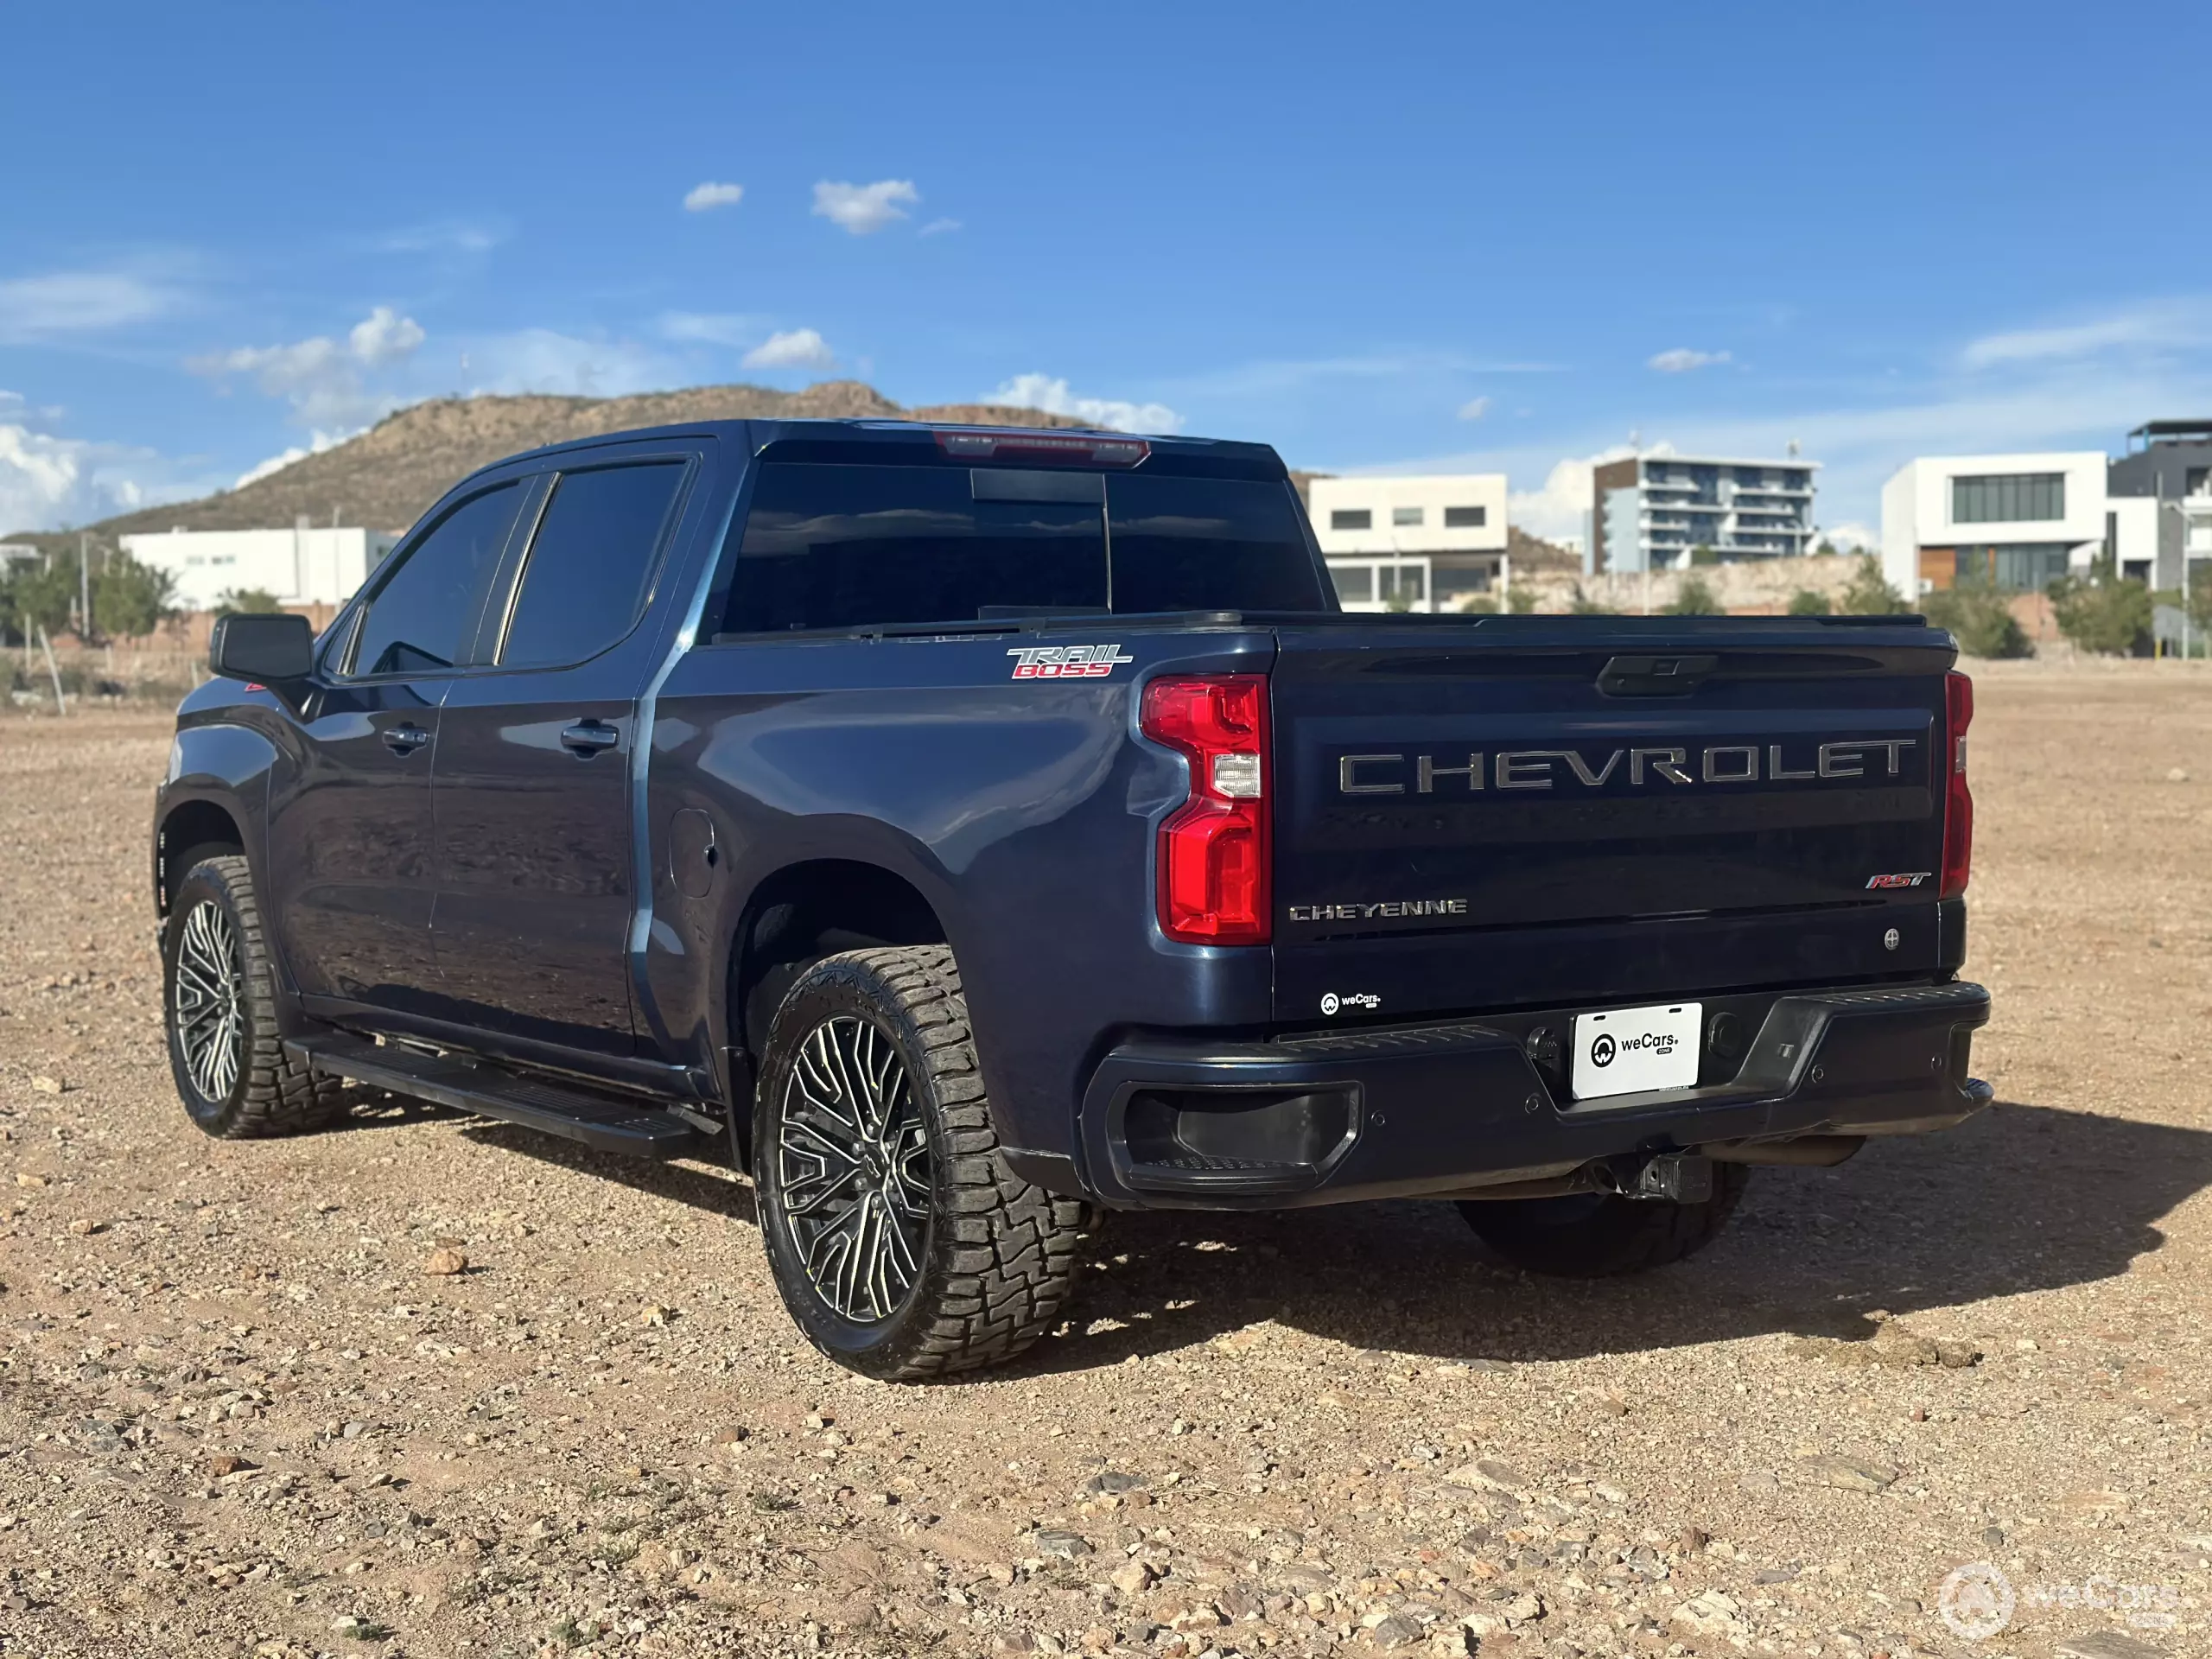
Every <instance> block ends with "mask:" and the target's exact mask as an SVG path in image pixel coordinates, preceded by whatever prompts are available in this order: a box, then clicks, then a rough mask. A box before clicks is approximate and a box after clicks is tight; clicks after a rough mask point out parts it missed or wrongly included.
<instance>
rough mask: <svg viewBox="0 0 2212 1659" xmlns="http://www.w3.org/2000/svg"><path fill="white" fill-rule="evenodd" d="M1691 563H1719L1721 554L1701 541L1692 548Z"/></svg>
mask: <svg viewBox="0 0 2212 1659" xmlns="http://www.w3.org/2000/svg"><path fill="white" fill-rule="evenodd" d="M1690 563H1692V564H1718V563H1720V556H1719V554H1718V553H1716V552H1714V551H1713V550H1712V549H1711V548H1709V547H1707V546H1706V545H1705V543H1702V542H1700V543H1698V544H1697V545H1696V546H1695V547H1694V548H1692V549H1690Z"/></svg>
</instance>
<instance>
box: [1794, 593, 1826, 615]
mask: <svg viewBox="0 0 2212 1659" xmlns="http://www.w3.org/2000/svg"><path fill="white" fill-rule="evenodd" d="M1834 608H1835V607H1834V606H1832V605H1830V604H1829V603H1828V596H1827V594H1823V593H1819V592H1816V591H1815V589H1813V588H1799V589H1798V590H1797V591H1796V593H1794V594H1790V595H1789V614H1790V615H1792V616H1826V615H1827V614H1828V613H1830V612H1831V611H1833V610H1834Z"/></svg>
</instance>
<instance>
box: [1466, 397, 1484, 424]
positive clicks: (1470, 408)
mask: <svg viewBox="0 0 2212 1659" xmlns="http://www.w3.org/2000/svg"><path fill="white" fill-rule="evenodd" d="M1489 413H1490V399H1489V398H1487V397H1470V398H1468V399H1467V401H1466V402H1465V403H1464V404H1460V405H1459V418H1460V419H1461V420H1463V421H1479V420H1480V419H1482V417H1483V416H1485V415H1487V414H1489Z"/></svg>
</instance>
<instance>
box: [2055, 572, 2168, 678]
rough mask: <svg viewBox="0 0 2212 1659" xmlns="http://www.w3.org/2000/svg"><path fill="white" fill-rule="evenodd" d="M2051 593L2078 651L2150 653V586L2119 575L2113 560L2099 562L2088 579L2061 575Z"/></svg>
mask: <svg viewBox="0 0 2212 1659" xmlns="http://www.w3.org/2000/svg"><path fill="white" fill-rule="evenodd" d="M2047 591H2048V592H2049V594H2050V610H2051V616H2052V618H2053V620H2056V622H2057V624H2058V631H2059V632H2061V633H2063V634H2064V635H2065V636H2066V637H2067V638H2068V639H2070V640H2072V641H2073V642H2074V647H2075V650H2077V651H2088V652H2096V653H2097V654H2098V655H2100V656H2106V657H2119V656H2133V655H2141V654H2143V653H2144V652H2147V651H2148V650H2149V649H2150V643H2151V589H2150V586H2149V584H2147V583H2145V582H2137V581H2134V580H2133V579H2132V578H2129V577H2122V576H2117V575H2114V574H2113V561H2112V560H2110V559H2100V560H2098V561H2097V563H2096V564H2095V565H2094V567H2093V568H2092V569H2091V571H2090V574H2089V575H2088V577H2087V578H2083V577H2081V576H2075V575H2064V576H2061V577H2059V579H2058V580H2057V581H2056V582H2052V583H2051V584H2050V588H2049V589H2047Z"/></svg>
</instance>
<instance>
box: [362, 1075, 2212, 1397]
mask: <svg viewBox="0 0 2212 1659" xmlns="http://www.w3.org/2000/svg"><path fill="white" fill-rule="evenodd" d="M389 1110H391V1111H398V1112H400V1113H401V1114H402V1116H419V1115H420V1114H421V1113H423V1112H428V1113H429V1114H432V1115H443V1114H442V1109H440V1108H435V1107H421V1106H420V1103H413V1102H410V1103H405V1105H404V1108H402V1107H400V1106H398V1105H397V1103H394V1104H393V1105H392V1106H391V1107H390V1108H389ZM356 1121H357V1122H358V1123H359V1126H360V1127H363V1128H368V1127H373V1126H374V1125H375V1123H376V1122H378V1121H380V1120H379V1119H378V1118H376V1117H373V1116H366V1115H365V1116H361V1117H359V1118H357V1120H356ZM463 1133H465V1134H466V1135H468V1136H469V1137H470V1138H471V1139H472V1140H480V1141H483V1142H485V1143H486V1144H487V1145H496V1146H498V1147H500V1148H501V1149H502V1150H504V1151H506V1152H508V1153H511V1154H521V1155H525V1156H529V1157H531V1158H535V1159H537V1160H542V1161H543V1162H546V1163H550V1164H556V1165H558V1166H561V1167H563V1168H564V1169H570V1170H575V1171H577V1172H579V1173H588V1174H590V1175H593V1176H594V1177H597V1178H601V1179H614V1180H620V1181H621V1182H623V1183H625V1184H626V1185H629V1186H631V1187H632V1188H634V1189H636V1190H637V1191H639V1192H644V1193H647V1194H650V1195H652V1196H653V1197H656V1198H665V1199H670V1200H672V1201H674V1202H677V1203H679V1204H685V1205H690V1206H692V1207H693V1208H695V1209H697V1210H700V1211H705V1212H708V1213H709V1214H712V1215H715V1216H717V1217H725V1218H727V1219H728V1220H731V1221H735V1222H741V1223H744V1224H748V1225H757V1224H758V1221H759V1215H758V1211H757V1209H756V1207H755V1205H754V1201H753V1189H752V1187H751V1186H750V1185H748V1184H747V1182H746V1181H745V1180H744V1179H741V1178H733V1177H732V1176H731V1175H730V1174H729V1173H728V1172H727V1171H725V1170H719V1169H715V1168H712V1167H708V1166H703V1165H701V1164H696V1163H690V1162H686V1163H668V1164H657V1163H648V1162H643V1161H640V1160H634V1159H627V1158H620V1157H613V1156H608V1155H606V1154H599V1153H594V1152H593V1151H591V1150H590V1149H588V1148H587V1147H581V1146H576V1145H574V1144H572V1143H570V1142H568V1141H559V1140H555V1139H552V1138H550V1137H548V1136H544V1135H537V1134H534V1133H532V1132H531V1131H530V1130H527V1129H523V1128H515V1127H512V1126H510V1125H507V1124H503V1123H494V1122H472V1123H470V1124H468V1125H467V1128H465V1129H464V1130H463ZM2207 1186H2212V1132H2208V1131H2205V1130H2202V1129H2195V1128H2183V1127H2178V1126H2174V1125H2170V1124H2160V1123H2146V1122H2139V1121H2137V1120H2133V1119H2128V1118H2122V1117H2106V1116H2096V1115H2094V1114H2090V1113H2086V1112H2075V1111H2062V1110H2058V1109H2053V1108H2050V1107H2040V1106H2028V1105H2020V1104H2016V1103H1999V1105H1997V1106H1995V1107H1993V1109H1990V1110H1989V1111H1987V1112H1985V1113H1983V1114H1982V1115H1981V1116H1979V1117H1977V1118H1975V1119H1974V1120H1972V1121H1971V1122H1967V1123H1966V1124H1964V1125H1962V1126H1961V1128H1957V1129H1954V1130H1951V1131H1949V1132H1948V1133H1947V1134H1942V1135H1927V1136H1914V1137H1908V1138H1902V1139H1898V1140H1895V1141H1872V1142H1870V1143H1869V1144H1868V1146H1867V1147H1866V1150H1865V1151H1863V1152H1862V1153H1860V1154H1859V1155H1858V1156H1857V1157H1856V1158H1854V1159H1853V1160H1851V1161H1850V1162H1849V1163H1847V1164H1844V1165H1842V1166H1840V1167H1838V1168H1835V1169H1832V1170H1810V1169H1760V1170H1758V1171H1756V1172H1755V1173H1754V1175H1753V1179H1752V1181H1751V1189H1750V1192H1748V1193H1747V1195H1746V1196H1745V1200H1744V1204H1743V1206H1742V1208H1741V1209H1740V1210H1739V1211H1738V1212H1737V1215H1736V1217H1735V1219H1734V1221H1733V1222H1732V1224H1731V1225H1730V1227H1729V1228H1728V1230H1726V1232H1725V1233H1723V1234H1722V1236H1720V1237H1719V1239H1718V1240H1717V1241H1715V1242H1714V1243H1713V1244H1711V1245H1710V1246H1708V1247H1707V1249H1705V1250H1704V1251H1702V1252H1701V1253H1700V1254H1699V1255H1696V1256H1694V1257H1693V1258H1691V1259H1690V1260H1689V1261H1688V1262H1681V1263H1678V1264H1676V1265H1675V1266H1673V1267H1669V1268H1660V1269H1658V1270H1656V1271H1655V1272H1652V1273H1648V1274H1641V1275H1637V1276H1635V1277H1631V1278H1626V1279H1614V1280H1602V1281H1574V1280H1560V1279H1545V1278H1539V1277H1536V1276H1535V1275H1532V1274H1524V1273H1522V1272H1520V1271H1519V1270H1517V1269H1516V1268H1510V1267H1508V1266H1505V1265H1503V1263H1501V1262H1498V1261H1497V1259H1496V1258H1494V1257H1492V1256H1491V1255H1488V1253H1487V1252H1486V1251H1485V1250H1484V1248H1483V1247H1482V1245H1481V1244H1480V1243H1478V1241H1477V1239H1476V1238H1475V1236H1474V1234H1473V1233H1472V1232H1471V1231H1470V1230H1468V1228H1467V1226H1466V1225H1465V1223H1464V1222H1463V1221H1462V1220H1461V1219H1460V1218H1459V1213H1458V1211H1457V1210H1456V1209H1455V1208H1454V1206H1452V1205H1450V1204H1446V1203H1440V1202H1395V1203H1388V1204H1376V1205H1341V1206H1334V1205H1332V1206H1323V1207H1320V1208H1317V1209H1310V1210H1295V1211H1273V1212H1255V1213H1248V1214H1230V1213H1206V1212H1197V1211H1157V1212H1151V1213H1144V1214H1113V1215H1109V1216H1108V1217H1105V1220H1104V1223H1103V1226H1102V1227H1101V1228H1100V1229H1099V1230H1098V1231H1097V1232H1096V1234H1095V1235H1094V1236H1093V1237H1092V1238H1091V1239H1090V1242H1089V1243H1088V1245H1087V1247H1086V1249H1085V1251H1084V1267H1083V1270H1082V1272H1083V1277H1082V1283H1081V1287H1080V1288H1079V1291H1078V1294H1077V1300H1076V1301H1075V1303H1074V1304H1073V1305H1072V1306H1071V1308H1070V1309H1069V1317H1068V1319H1067V1321H1066V1323H1065V1325H1064V1326H1063V1327H1062V1329H1061V1330H1060V1331H1059V1332H1056V1333H1055V1334H1054V1335H1053V1336H1052V1337H1050V1338H1046V1340H1045V1341H1043V1342H1041V1343H1039V1344H1038V1346H1037V1347H1036V1348H1035V1349H1033V1350H1032V1351H1031V1352H1030V1354H1029V1355H1028V1356H1027V1357H1026V1358H1024V1359H1022V1360H1020V1361H1018V1362H1016V1363H1015V1364H1014V1366H1013V1367H1012V1368H1011V1373H1012V1374H1016V1375H1018V1374H1020V1373H1023V1372H1029V1373H1042V1372H1051V1371H1059V1370H1084V1369H1090V1368H1094V1367H1098V1366H1104V1365H1113V1364H1118V1363H1121V1362H1122V1361H1123V1360H1126V1359H1129V1358H1132V1357H1147V1356H1150V1355H1154V1354H1159V1353H1167V1352H1172V1351H1175V1350H1178V1349H1182V1348H1187V1347H1190V1346H1192V1345H1193V1344H1198V1343H1203V1342H1206V1341H1210V1340H1211V1339H1212V1338H1217V1337H1224V1336H1228V1335H1230V1334H1232V1333H1235V1332H1245V1331H1249V1330H1253V1329H1254V1328H1255V1327H1262V1326H1264V1325H1266V1324H1268V1322H1273V1323H1274V1324H1275V1325H1282V1326H1285V1327H1287V1328H1289V1329H1292V1330H1296V1331H1302V1332H1306V1333H1308V1334H1310V1335H1313V1336H1316V1337H1321V1338H1327V1339H1330V1340H1332V1341H1336V1342H1340V1343H1343V1344H1346V1345H1347V1346H1348V1347H1349V1348H1350V1349H1351V1350H1353V1351H1354V1352H1353V1353H1351V1354H1347V1355H1346V1357H1345V1358H1346V1363H1347V1364H1348V1365H1357V1363H1391V1362H1395V1361H1397V1360H1400V1359H1402V1358H1410V1359H1415V1360H1420V1359H1428V1360H1435V1361H1459V1362H1463V1363H1464V1362H1473V1363H1482V1362H1485V1361H1491V1362H1497V1363H1506V1364H1511V1363H1522V1362H1528V1361H1535V1360H1557V1359H1575V1358H1581V1357H1588V1356H1592V1355H1598V1354H1605V1353H1622V1352H1632V1351H1643V1350H1657V1349H1668V1348H1677V1347H1687V1346H1692V1345H1694V1344H1700V1343H1708V1342H1722V1341H1728V1340H1732V1339H1734V1338H1744V1337H1756V1336H1764V1335H1773V1334H1785V1335H1804V1336H1827V1337H1840V1338H1864V1337H1869V1336H1872V1334H1873V1332H1874V1331H1875V1330H1876V1329H1877V1324H1876V1321H1875V1320H1874V1319H1872V1318H1871V1317H1870V1316H1871V1315H1872V1314H1874V1313H1877V1312H1886V1313H1892V1314H1897V1315H1911V1314H1916V1313H1938V1312H1940V1311H1941V1310H1943V1309H1947V1308H1952V1307H1959V1306H1966V1305H1968V1304H1971V1303H1975V1302H1980V1301H1982V1300H1987V1299H1989V1298H1993V1297H2001V1296H2009V1295H2015V1294H2020V1293H2022V1292H2027V1291H2037V1290H2053V1289H2058V1288H2062V1287H2065V1286H2069V1285H2076V1284H2087V1283H2092V1282H2094V1281H2098V1280H2101V1279H2109V1278H2113V1277H2115V1276H2118V1275H2120V1274H2125V1273H2126V1271H2127V1270H2128V1268H2129V1267H2130V1265H2131V1264H2132V1263H2133V1262H2134V1261H2135V1260H2136V1258H2138V1257H2139V1256H2142V1255H2148V1254H2152V1253H2154V1252H2156V1251H2158V1249H2160V1248H2161V1246H2162V1245H2163V1244H2164V1234H2163V1233H2162V1232H2161V1231H2160V1230H2159V1229H2158V1222H2159V1221H2160V1219H2161V1218H2162V1217H2164V1216H2166V1215H2167V1214H2168V1213H2170V1212H2171V1211H2173V1210H2174V1209H2175V1208H2177V1206H2178V1205H2182V1204H2183V1203H2185V1202H2186V1201H2187V1200H2188V1199H2190V1198H2192V1197H2193V1196H2195V1195H2196V1193H2197V1192H2200V1191H2202V1190H2203V1189H2204V1188H2206V1187H2207ZM730 1247H731V1248H732V1249H755V1248H757V1244H756V1243H755V1241H754V1240H753V1239H752V1238H751V1237H749V1236H743V1235H738V1234H733V1235H732V1236H731V1238H730ZM1931 1329H1936V1330H1945V1329H1946V1327H1945V1326H1944V1325H1942V1323H1940V1322H1931ZM1947 1333H1948V1334H1957V1335H1961V1336H1971V1335H1974V1334H1975V1332H1974V1330H1973V1329H1972V1325H1971V1322H1970V1321H1969V1322H1968V1324H1967V1325H1961V1326H1960V1327H1959V1328H1958V1329H1956V1330H1955V1332H1947ZM1265 1340H1266V1338H1265V1335H1264V1332H1255V1338H1254V1341H1255V1347H1258V1346H1261V1345H1262V1344H1264V1342H1265Z"/></svg>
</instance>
